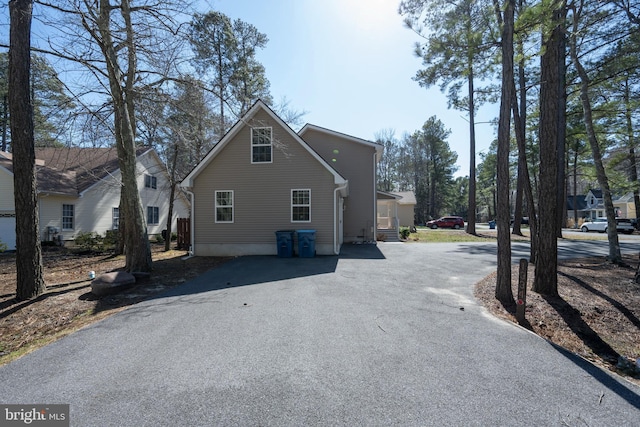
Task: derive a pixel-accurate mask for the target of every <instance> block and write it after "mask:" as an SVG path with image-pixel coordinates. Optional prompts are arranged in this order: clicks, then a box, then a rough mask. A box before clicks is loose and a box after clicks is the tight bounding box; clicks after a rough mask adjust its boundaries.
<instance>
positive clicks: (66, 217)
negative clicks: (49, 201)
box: [62, 205, 73, 230]
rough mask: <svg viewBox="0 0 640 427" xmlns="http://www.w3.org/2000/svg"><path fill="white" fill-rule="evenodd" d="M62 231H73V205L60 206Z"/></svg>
mask: <svg viewBox="0 0 640 427" xmlns="http://www.w3.org/2000/svg"><path fill="white" fill-rule="evenodd" d="M62 229H63V230H73V205H62Z"/></svg>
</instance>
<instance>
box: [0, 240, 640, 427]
mask: <svg viewBox="0 0 640 427" xmlns="http://www.w3.org/2000/svg"><path fill="white" fill-rule="evenodd" d="M514 247H515V250H516V254H515V255H514V258H517V257H518V253H517V252H518V251H520V252H523V253H526V247H525V245H520V244H516V245H514ZM604 249H605V250H604V252H602V253H606V248H604ZM625 249H629V250H634V249H633V247H629V248H625ZM599 250H601V249H599V247H598V246H590V245H589V244H587V245H580V246H578V247H577V253H580V254H583V253H584V252H585V251H599ZM561 252H562V253H567V254H569V253H570V252H571V249H569V248H567V247H565V246H564V244H563V245H562V248H561ZM494 269H495V244H485V243H461V244H433V245H424V244H392V243H388V244H380V245H378V246H377V247H376V246H364V245H363V246H354V245H349V246H347V247H345V250H344V253H343V255H342V256H341V257H340V258H338V257H318V258H313V259H298V258H292V259H280V258H275V257H247V258H238V259H236V260H234V261H232V262H229V263H227V264H225V265H223V266H222V267H220V268H218V269H216V270H212V271H210V272H209V273H207V274H205V275H203V276H201V277H199V278H198V279H196V280H193V281H191V282H189V283H187V284H185V285H184V286H182V287H180V288H176V289H175V290H173V291H172V293H170V294H166V295H163V296H161V297H158V298H156V299H154V300H150V301H147V302H145V303H142V304H139V305H137V306H135V307H132V308H131V309H129V310H127V311H124V312H122V313H120V314H118V315H115V316H112V317H111V318H109V319H107V320H105V321H102V322H99V323H97V324H95V325H93V326H91V327H88V328H85V329H83V330H81V331H79V332H77V333H75V334H73V335H71V336H69V337H67V338H65V339H62V340H60V341H58V342H56V343H54V344H52V345H49V346H47V347H46V348H43V349H41V350H39V351H37V352H35V353H32V354H30V355H28V356H25V357H23V358H22V359H19V360H17V361H15V362H14V363H11V364H9V365H7V366H5V367H2V368H0V402H2V403H21V404H24V403H48V404H52V403H69V404H70V405H71V420H72V425H74V426H214V425H215V426H217V425H232V426H236V425H237V426H253V425H278V426H280V425H296V426H302V425H349V426H352V425H362V426H388V425H419V426H427V425H434V426H443V425H452V426H461V425H465V426H466V425H480V426H488V425H491V426H498V425H503V426H529V425H530V426H543V425H544V426H549V425H562V426H585V425H588V426H591V427H594V426H631V425H635V426H637V425H638V424H639V422H640V388H639V387H636V386H634V385H632V384H630V383H628V382H626V381H624V380H621V379H619V378H617V377H615V376H612V375H610V374H608V373H606V372H604V371H602V370H600V369H598V368H596V367H594V366H592V365H591V364H589V363H586V362H584V361H583V360H581V359H579V358H577V357H575V356H573V355H571V354H568V353H567V352H565V351H562V350H561V349H559V348H557V347H554V346H553V345H551V344H549V343H548V342H546V341H544V340H542V339H540V338H538V337H537V336H535V335H533V334H531V333H529V332H527V331H525V330H523V329H520V328H518V327H517V326H514V325H512V324H509V323H506V322H502V321H499V320H496V319H494V318H492V317H491V316H490V315H488V314H487V312H486V311H485V310H484V309H483V308H482V307H480V306H479V305H478V304H477V303H476V302H475V301H474V299H473V294H472V288H473V286H472V284H473V283H474V282H476V281H477V280H479V279H480V278H482V277H484V276H486V275H487V274H489V273H491V272H493V271H494Z"/></svg>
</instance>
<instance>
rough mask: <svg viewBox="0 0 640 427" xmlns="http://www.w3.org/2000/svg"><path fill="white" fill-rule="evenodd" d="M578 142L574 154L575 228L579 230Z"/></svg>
mask: <svg viewBox="0 0 640 427" xmlns="http://www.w3.org/2000/svg"><path fill="white" fill-rule="evenodd" d="M578 146H579V144H578V142H577V141H576V150H575V151H574V152H573V221H574V226H573V228H578V227H579V224H578V221H579V218H578V194H577V193H578Z"/></svg>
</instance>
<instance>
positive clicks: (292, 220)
mask: <svg viewBox="0 0 640 427" xmlns="http://www.w3.org/2000/svg"><path fill="white" fill-rule="evenodd" d="M294 191H308V192H309V204H304V205H294V204H293V192H294ZM289 200H290V202H291V222H295V223H298V224H299V223H309V222H311V189H310V188H292V189H291V196H290V197H289ZM294 207H308V208H309V219H308V220H306V221H299V220H294V219H293V208H294Z"/></svg>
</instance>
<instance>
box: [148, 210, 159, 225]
mask: <svg viewBox="0 0 640 427" xmlns="http://www.w3.org/2000/svg"><path fill="white" fill-rule="evenodd" d="M159 222H160V208H159V207H157V206H147V224H150V225H157V224H158V223H159Z"/></svg>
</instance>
